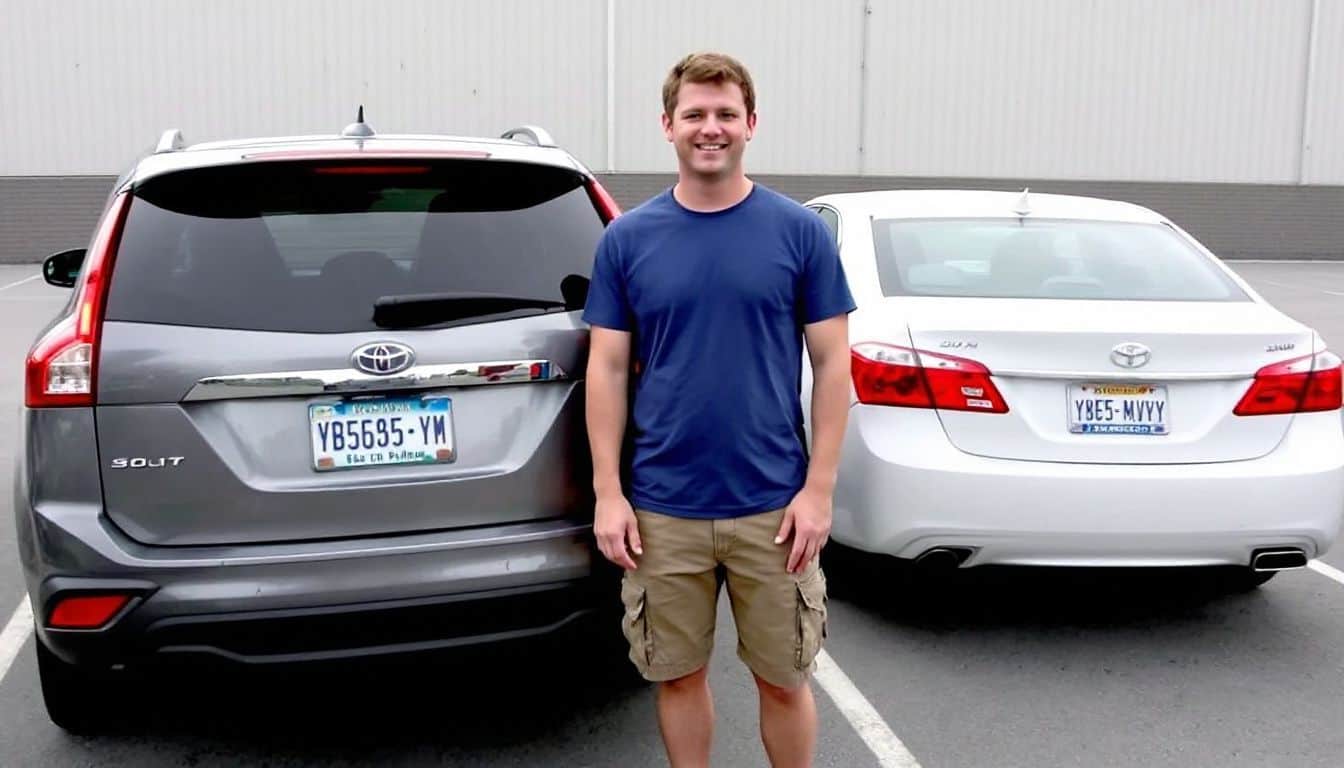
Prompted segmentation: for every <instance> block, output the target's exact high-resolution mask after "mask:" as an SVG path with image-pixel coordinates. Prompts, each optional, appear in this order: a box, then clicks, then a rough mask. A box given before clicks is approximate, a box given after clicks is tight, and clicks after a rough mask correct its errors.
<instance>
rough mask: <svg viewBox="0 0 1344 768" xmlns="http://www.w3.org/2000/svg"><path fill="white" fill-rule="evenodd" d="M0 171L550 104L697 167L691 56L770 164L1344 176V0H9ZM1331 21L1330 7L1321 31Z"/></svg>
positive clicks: (388, 127) (631, 163)
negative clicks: (664, 87) (164, 138)
mask: <svg viewBox="0 0 1344 768" xmlns="http://www.w3.org/2000/svg"><path fill="white" fill-rule="evenodd" d="M0 10H2V11H3V16H2V18H3V20H4V24H3V27H0V72H2V73H3V75H2V77H3V79H2V80H0V115H3V116H4V118H3V119H4V122H5V125H6V130H5V136H4V138H3V140H0V176H29V175H83V174H106V173H114V172H117V171H119V170H121V169H122V168H123V167H124V166H125V164H126V163H127V162H129V161H130V160H131V159H133V158H134V157H135V155H136V154H138V153H139V152H141V151H143V150H144V149H145V148H147V147H148V146H150V145H152V144H153V142H154V140H155V137H156V136H157V135H158V133H159V131H161V130H162V129H163V128H165V127H179V128H181V129H182V130H183V132H184V133H185V135H186V137H187V139H188V141H204V140H209V139H218V138H227V137H233V136H253V135H273V134H288V133H309V132H317V133H328V132H332V131H335V130H337V129H339V128H340V127H341V126H342V125H343V124H344V123H346V122H348V121H349V120H350V119H351V118H352V117H353V114H354V108H355V105H357V104H359V103H363V104H365V105H366V107H367V110H368V119H369V122H370V123H372V124H373V126H374V127H375V128H376V129H378V130H382V131H387V132H394V131H395V132H422V131H423V132H435V133H466V134H484V135H494V134H498V133H499V132H500V131H502V130H503V129H505V128H507V127H509V126H512V125H516V124H519V123H523V122H535V123H538V124H541V125H544V126H546V127H547V128H549V129H550V130H551V131H552V132H553V133H554V134H555V135H556V136H557V138H558V139H560V140H561V141H562V143H564V144H565V145H566V146H567V147H569V148H570V149H571V150H572V151H573V152H574V153H575V154H576V155H578V156H579V158H580V159H581V160H583V161H584V162H585V163H587V164H588V165H589V166H590V167H592V168H594V169H595V170H609V171H625V172H649V171H668V170H671V169H672V168H673V161H672V155H671V151H670V150H669V149H668V147H667V145H666V143H665V142H664V140H663V138H662V134H661V131H660V129H659V126H658V114H659V109H660V105H659V88H660V85H661V82H662V78H663V76H664V74H665V72H666V71H667V68H668V67H669V66H670V65H671V63H672V62H673V61H674V60H675V59H676V58H677V57H678V56H680V55H681V54H683V53H685V52H687V51H689V50H695V49H707V48H717V49H722V50H726V51H729V52H731V53H733V54H735V55H737V56H739V57H740V58H741V59H743V61H744V62H746V63H747V65H748V66H749V67H750V68H751V69H752V72H753V75H754V76H755V78H756V81H757V86H758V90H759V92H760V96H759V111H760V115H761V118H760V119H761V124H760V129H759V132H758V134H757V139H756V140H755V141H754V142H753V146H752V149H751V152H750V153H749V168H750V169H751V170H752V171H755V172H760V173H793V174H858V173H863V174H872V175H914V176H975V177H1035V178H1058V179H1108V180H1136V181H1219V182H1223V181H1225V182H1248V183H1289V184H1291V183H1312V184H1344V100H1341V99H1340V97H1339V95H1340V94H1341V93H1344V0H868V1H867V2H864V0H833V1H831V2H826V3H817V2H808V1H807V0H743V1H742V2H726V0H714V1H711V0H682V1H681V2H677V3H668V2H665V0H512V1H511V2H489V3H479V2H466V1H465V0H463V1H456V0H453V1H450V0H438V1H435V0H383V2H379V3H369V2H366V1H365V0H320V1H319V0H233V1H232V2H228V3H218V2H216V3H207V2H204V1H203V0H194V1H189V2H184V1H183V0H177V1H175V2H170V1H169V0H139V1H137V2H132V1H131V0H115V1H113V0H101V1H99V0H66V1H65V2H54V3H46V2H37V1H36V0H0ZM1313 32H1314V34H1313Z"/></svg>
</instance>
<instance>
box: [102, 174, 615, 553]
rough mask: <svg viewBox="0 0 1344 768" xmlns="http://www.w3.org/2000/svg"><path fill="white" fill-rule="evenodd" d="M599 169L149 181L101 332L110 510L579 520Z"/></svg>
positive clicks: (287, 520)
mask: <svg viewBox="0 0 1344 768" xmlns="http://www.w3.org/2000/svg"><path fill="white" fill-rule="evenodd" d="M593 184H594V182H592V180H591V179H589V178H588V177H586V176H585V175H583V174H581V173H579V172H577V171H575V170H572V169H567V168H561V167H553V166H549V165H541V164H530V163H519V162H506V161H497V160H487V159H480V158H470V159H468V158H464V159H452V160H445V159H442V158H436V159H427V160H401V159H395V160H386V159H384V160H378V161H377V162H376V164H373V163H371V162H369V161H356V160H349V159H331V160H310V161H304V162H294V161H274V160H272V161H264V162H251V163H245V164H238V165H231V166H224V167H211V168H201V169H193V170H185V171H178V172H175V173H171V174H167V175H163V176H158V177H153V178H150V179H148V180H146V181H143V182H141V183H139V184H138V186H137V187H136V188H135V190H134V192H133V194H134V197H133V199H132V200H131V202H130V209H129V212H128V214H127V218H126V223H125V227H124V231H123V233H122V237H121V242H120V246H119V248H118V251H117V253H116V255H115V259H114V261H113V270H112V277H111V284H110V287H109V295H108V299H107V309H106V313H105V321H104V324H103V328H102V337H101V343H100V345H99V360H98V368H97V388H96V394H97V401H96V409H95V418H96V422H97V432H98V448H99V453H100V459H101V464H102V468H103V469H102V475H103V489H104V502H105V505H106V510H107V514H108V516H109V518H110V519H111V520H112V521H113V522H114V523H115V524H116V525H118V526H119V527H121V528H122V529H123V530H124V531H125V532H126V533H127V534H128V535H130V536H132V537H133V538H135V539H137V540H139V541H142V542H145V543H151V544H157V545H206V544H225V543H255V542H278V541H296V540H314V539H335V538H345V537H357V536H370V535H388V534H399V533H407V532H425V531H433V530H443V529H450V528H461V527H468V526H489V525H499V524H507V523H514V522H524V521H532V520H540V519H546V518H557V517H562V516H565V515H567V514H571V513H573V512H575V511H576V509H577V508H578V507H579V506H580V505H581V504H582V502H583V500H584V499H585V498H586V497H587V493H586V491H585V490H584V488H585V487H586V485H587V470H586V468H585V467H584V466H581V464H582V462H583V461H584V459H583V458H582V457H586V456H587V450H586V443H585V441H584V440H585V439H584V431H583V412H582V389H581V386H580V385H579V384H578V383H577V382H576V379H577V378H579V375H578V374H580V373H581V366H582V365H583V363H584V360H583V357H584V353H585V350H586V339H587V330H586V327H584V326H583V324H582V323H581V321H580V320H579V318H578V312H577V310H579V309H581V308H582V304H583V301H584V296H585V295H586V279H587V276H588V274H589V270H590V269H591V263H592V256H593V252H594V249H595V246H596V243H597V240H598V238H599V237H600V236H601V232H602V228H603V226H604V223H605V222H604V215H603V214H599V212H598V210H597V208H596V207H595V203H594V200H595V198H594V197H593V195H594V192H593V188H592V186H591V185H593Z"/></svg>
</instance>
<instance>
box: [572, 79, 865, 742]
mask: <svg viewBox="0 0 1344 768" xmlns="http://www.w3.org/2000/svg"><path fill="white" fill-rule="evenodd" d="M663 108H664V113H663V117H662V123H663V131H664V133H665V134H666V137H667V140H668V141H669V142H671V143H672V145H673V147H674V148H675V149H676V154H677V165H678V175H677V183H676V185H675V186H674V187H673V188H671V189H670V190H667V191H665V192H663V193H662V194H661V195H659V196H658V197H656V198H654V199H653V200H651V201H649V202H648V203H646V204H644V205H642V206H640V207H638V208H636V209H634V210H632V211H630V212H629V213H627V214H625V215H624V216H622V217H620V218H619V219H617V220H615V221H614V222H612V224H611V226H609V227H608V228H607V231H606V232H605V234H604V236H603V238H602V241H601V243H600V245H599V246H598V251H597V257H596V260H595V265H594V269H593V281H592V286H591V289H590V292H589V298H588V305H587V308H586V311H585V313H584V319H585V320H586V321H587V322H588V323H589V324H591V325H592V342H591V350H590V358H589V363H588V380H587V382H588V383H587V410H588V429H589V438H590V441H591V445H592V453H593V468H594V478H593V482H594V489H595V491H596V494H597V508H596V511H595V520H594V525H593V527H594V532H595V534H596V536H597V541H598V546H599V548H600V549H601V550H602V553H603V554H604V555H605V556H606V557H607V558H608V559H610V560H611V561H612V562H614V563H616V564H618V565H620V566H622V567H623V568H624V569H625V577H624V580H623V582H622V587H621V597H622V600H623V601H624V603H625V609H626V611H625V619H624V623H625V624H624V629H625V632H626V636H627V638H628V639H629V640H630V647H631V651H630V658H631V660H632V661H633V662H634V663H635V665H636V666H637V667H638V668H639V671H640V672H641V674H643V675H644V677H645V678H647V679H649V680H651V681H656V682H658V683H659V690H658V723H659V726H660V727H661V730H662V734H663V743H664V745H665V747H666V749H667V755H668V759H669V761H670V762H671V764H672V765H673V766H674V767H675V768H680V767H681V766H703V765H708V763H709V754H710V743H711V740H712V733H713V721H714V709H713V703H712V699H711V697H710V691H709V684H708V678H707V676H706V668H707V664H708V662H709V656H710V649H711V647H712V645H713V636H714V626H715V608H716V604H717V601H718V592H719V588H720V585H721V583H722V582H724V581H726V583H727V586H728V594H729V598H730V600H731V603H732V610H733V617H734V620H735V622H736V624H737V631H738V636H739V639H740V642H739V645H738V656H739V657H741V659H742V660H743V661H744V662H745V663H746V664H747V666H748V667H749V668H750V669H751V671H752V673H753V676H754V677H755V680H756V685H757V689H758V691H759V694H760V720H761V738H762V741H763V742H764V744H765V750H766V753H767V754H768V755H769V758H770V762H771V763H772V764H773V765H774V766H777V767H782V766H806V765H810V764H811V761H812V755H813V752H814V750H815V745H816V737H817V714H816V705H815V704H814V702H813V699H812V691H811V688H810V687H809V685H808V676H809V674H810V672H811V670H812V667H813V666H814V664H813V660H814V658H815V656H816V655H817V653H818V651H819V650H820V648H821V641H822V637H823V636H824V634H825V621H826V604H825V596H826V582H825V579H824V577H823V575H822V573H821V570H820V568H819V566H818V563H817V554H818V552H820V550H821V548H822V546H823V545H824V544H825V543H826V538H827V536H828V535H829V533H830V529H831V494H832V490H833V489H834V486H835V475H836V464H837V461H838V457H839V452H840V440H841V437H842V435H843V434H844V429H845V418H846V414H847V411H848V408H849V342H848V333H847V322H848V318H847V314H848V313H849V312H851V311H852V310H853V309H854V302H853V299H852V298H851V296H850V293H849V289H848V286H847V285H846V283H845V277H844V273H843V270H842V269H841V266H840V260H839V256H838V254H837V252H836V248H835V244H834V241H833V240H832V238H831V236H830V234H829V232H828V231H827V230H826V227H825V225H824V224H823V223H822V221H821V219H820V218H819V217H817V216H816V215H815V214H813V213H812V212H810V211H808V210H807V209H805V208H803V207H802V206H800V205H798V204H796V203H794V202H793V201H791V200H789V199H788V198H785V197H784V196H782V195H780V194H778V193H776V192H773V191H771V190H769V189H766V188H764V187H762V186H761V185H759V184H755V183H754V182H752V181H751V180H750V179H748V178H747V177H746V175H745V174H744V172H743V169H742V154H743V151H744V150H745V149H746V144H747V142H748V141H750V140H751V137H752V134H753V132H754V131H755V128H756V111H755V89H754V88H753V86H752V82H751V77H750V75H749V74H748V73H747V71H746V69H745V68H744V67H743V66H742V65H741V64H740V63H738V62H737V61H735V60H734V59H732V58H730V57H728V56H724V55H721V54H713V53H705V54H693V55H691V56H688V57H686V58H685V59H683V60H682V61H681V62H679V63H678V64H677V65H676V66H675V67H673V69H672V71H671V72H670V73H669V75H668V77H667V81H666V83H665V84H664V86H663ZM804 337H806V342H807V352H808V355H809V356H810V358H811V362H812V369H813V376H814V383H813V389H812V455H811V460H810V461H809V459H808V455H807V451H806V448H805V446H804V432H803V413H802V406H801V403H800V400H799V385H800V381H801V367H802V353H803V338H804ZM632 354H633V355H634V356H635V357H634V361H633V362H634V363H635V364H634V365H633V366H632V360H631V355H632ZM632 367H633V369H634V371H635V374H634V375H635V376H636V382H635V385H634V387H633V392H634V395H633V397H634V407H633V411H632V418H633V425H632V426H633V435H634V454H633V458H632V466H631V475H630V485H631V489H630V490H631V499H630V500H627V498H626V497H625V494H624V489H623V488H622V481H621V470H620V460H621V447H622V440H623V436H624V434H625V425H626V415H627V406H628V403H627V391H628V390H627V384H628V383H629V382H628V378H629V375H630V371H631V370H632ZM632 501H633V505H632V503H631V502H632Z"/></svg>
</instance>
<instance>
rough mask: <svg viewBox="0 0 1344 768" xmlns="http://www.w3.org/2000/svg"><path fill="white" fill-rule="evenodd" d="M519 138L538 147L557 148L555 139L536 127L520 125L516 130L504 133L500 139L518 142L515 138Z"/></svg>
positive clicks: (547, 132) (544, 130)
mask: <svg viewBox="0 0 1344 768" xmlns="http://www.w3.org/2000/svg"><path fill="white" fill-rule="evenodd" d="M520 136H521V137H522V140H524V141H525V142H526V143H528V144H535V145H536V146H538V147H555V146H559V145H557V144H556V143H555V139H553V138H551V134H550V132H549V131H547V130H546V129H545V128H542V127H540V126H537V125H520V126H518V127H517V128H510V129H509V130H507V131H505V132H504V133H503V134H502V135H501V136H500V138H501V139H512V140H513V141H519V139H518V138H517V137H520Z"/></svg>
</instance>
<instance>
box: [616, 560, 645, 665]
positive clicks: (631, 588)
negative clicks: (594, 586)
mask: <svg viewBox="0 0 1344 768" xmlns="http://www.w3.org/2000/svg"><path fill="white" fill-rule="evenodd" d="M621 602H622V603H623V604H624V605H625V615H624V617H623V618H622V619H621V629H622V630H623V631H624V632H625V639H626V640H628V641H629V642H630V660H631V661H633V662H635V664H636V665H638V666H639V667H640V669H641V670H644V669H647V668H648V665H649V664H652V663H653V644H652V643H650V642H649V617H648V613H647V609H648V594H647V593H646V592H645V590H644V587H642V586H640V585H639V584H636V583H635V582H634V581H632V580H631V579H630V577H628V576H627V577H626V578H625V579H623V580H622V581H621Z"/></svg>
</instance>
